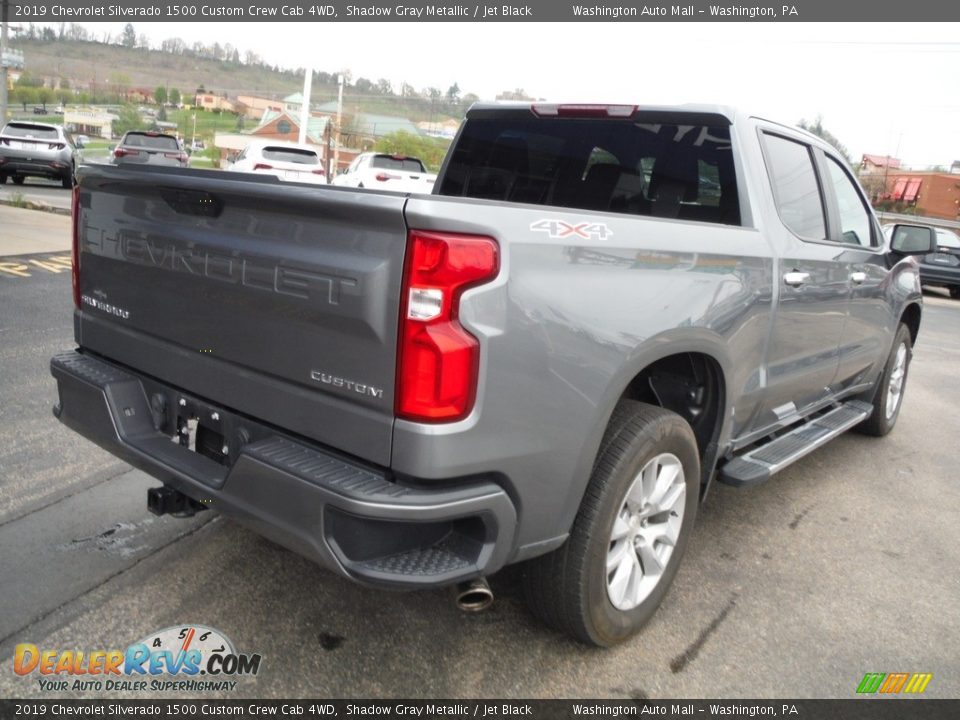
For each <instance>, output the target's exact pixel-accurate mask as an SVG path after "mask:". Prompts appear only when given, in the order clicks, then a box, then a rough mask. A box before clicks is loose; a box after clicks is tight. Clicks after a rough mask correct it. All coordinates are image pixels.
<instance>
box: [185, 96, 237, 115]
mask: <svg viewBox="0 0 960 720" xmlns="http://www.w3.org/2000/svg"><path fill="white" fill-rule="evenodd" d="M193 104H194V106H196V107H198V108H200V109H201V110H211V111H213V112H236V111H237V107H236V104H235V103H234V102H233V101H231V100H229V99H227V97H225V96H223V95H217V94H215V93H212V92H198V93H197V96H196V98H195V99H194V103H193Z"/></svg>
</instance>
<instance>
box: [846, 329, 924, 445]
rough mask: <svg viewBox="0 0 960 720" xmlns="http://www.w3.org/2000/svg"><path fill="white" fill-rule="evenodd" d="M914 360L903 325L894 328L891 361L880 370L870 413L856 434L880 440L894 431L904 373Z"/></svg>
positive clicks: (901, 394)
mask: <svg viewBox="0 0 960 720" xmlns="http://www.w3.org/2000/svg"><path fill="white" fill-rule="evenodd" d="M912 357H913V344H912V343H911V340H910V330H909V329H908V328H907V326H906V325H902V324H901V325H900V327H898V328H897V334H896V335H895V336H894V339H893V348H892V349H891V350H890V357H888V358H887V364H886V365H885V366H884V368H883V373H882V374H881V375H880V380H879V381H878V382H877V387H876V389H875V390H874V394H873V400H872V404H873V413H871V415H870V417H868V418H867V419H866V420H864V421H863V422H862V423H860V424H859V425H857V428H856V429H857V431H858V432H862V433H864V434H865V435H873V436H875V437H882V436H884V435H886V434H887V433H889V432H890V431H891V430H893V426H894V425H896V424H897V418H898V417H899V416H900V407H901V406H902V405H903V392H904V390H906V387H907V373H908V371H909V370H910V360H911V358H912Z"/></svg>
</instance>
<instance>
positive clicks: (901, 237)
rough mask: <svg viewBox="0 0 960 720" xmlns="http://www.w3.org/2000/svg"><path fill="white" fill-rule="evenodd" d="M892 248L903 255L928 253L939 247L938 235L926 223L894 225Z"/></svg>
mask: <svg viewBox="0 0 960 720" xmlns="http://www.w3.org/2000/svg"><path fill="white" fill-rule="evenodd" d="M890 249H891V250H893V251H894V252H898V253H901V254H903V255H926V254H927V253H931V252H933V251H934V250H936V249H937V235H936V231H935V230H934V229H933V228H932V227H927V226H926V225H894V226H893V233H892V234H891V236H890Z"/></svg>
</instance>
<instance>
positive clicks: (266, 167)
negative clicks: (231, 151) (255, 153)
mask: <svg viewBox="0 0 960 720" xmlns="http://www.w3.org/2000/svg"><path fill="white" fill-rule="evenodd" d="M253 169H254V170H273V165H267V164H266V163H257V164H256V165H254V166H253Z"/></svg>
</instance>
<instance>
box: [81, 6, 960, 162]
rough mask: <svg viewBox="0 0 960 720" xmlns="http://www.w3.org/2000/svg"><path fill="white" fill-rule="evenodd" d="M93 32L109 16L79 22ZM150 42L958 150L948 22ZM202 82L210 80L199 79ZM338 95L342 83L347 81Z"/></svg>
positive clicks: (156, 37)
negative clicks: (809, 125)
mask: <svg viewBox="0 0 960 720" xmlns="http://www.w3.org/2000/svg"><path fill="white" fill-rule="evenodd" d="M85 25H86V26H87V27H88V28H89V29H90V30H91V31H93V32H95V33H96V35H97V36H98V37H99V36H101V35H102V34H103V32H104V31H108V32H111V33H112V34H113V35H115V36H116V35H118V34H119V33H120V32H121V31H122V29H123V23H86V24H85ZM134 27H135V29H136V31H137V33H138V34H145V35H147V37H148V38H150V41H151V45H152V46H156V45H158V44H159V43H160V41H161V40H163V39H166V38H169V37H180V38H182V39H183V40H185V41H186V42H187V43H188V44H190V43H192V42H194V41H198V40H199V41H201V42H203V43H205V44H211V43H212V42H214V41H218V42H220V43H221V44H224V43H228V42H229V43H231V44H232V45H234V46H235V47H237V48H239V50H240V54H241V56H242V55H243V53H244V51H246V50H253V51H254V52H256V53H257V54H258V55H260V56H261V57H262V58H264V60H265V61H267V62H269V63H270V64H278V65H280V66H283V67H305V66H307V65H308V64H310V63H312V64H313V66H314V68H315V69H317V70H324V71H327V72H336V71H339V70H345V69H349V70H350V71H351V72H352V75H353V77H354V78H357V77H366V78H368V79H371V80H374V81H376V80H377V79H379V78H383V77H385V78H387V79H389V80H390V81H391V82H392V83H393V87H394V88H395V89H398V88H399V87H400V84H401V83H402V82H407V83H409V84H411V85H413V86H414V87H415V88H417V89H422V88H425V87H431V86H433V87H437V88H440V89H441V90H443V91H446V89H447V88H448V87H450V86H451V85H453V83H455V82H456V83H457V84H458V86H459V87H460V89H461V91H462V92H463V93H467V92H473V93H476V94H477V95H479V96H480V97H481V98H483V99H489V100H492V99H494V97H495V96H496V94H497V93H498V92H501V91H503V90H513V89H515V88H523V89H525V90H526V91H527V92H528V93H530V94H531V95H534V96H536V97H538V98H544V99H546V100H550V101H575V102H600V103H604V102H626V103H630V104H642V105H647V104H654V105H660V104H682V103H720V104H724V105H734V106H736V107H738V108H740V109H742V110H747V111H749V112H751V113H755V114H758V115H762V116H764V117H766V118H768V119H771V120H776V121H780V122H784V123H787V124H796V123H797V122H799V120H800V119H801V118H803V119H806V120H808V121H812V120H814V119H815V118H816V117H817V116H818V115H819V116H822V118H823V126H824V127H825V128H826V129H827V130H829V131H830V132H831V133H832V134H833V135H835V136H836V137H837V138H838V139H839V140H840V141H841V142H842V143H843V144H844V145H846V147H847V149H848V150H849V151H850V154H851V156H852V157H853V158H854V159H855V160H856V159H859V157H860V155H861V154H863V153H871V154H876V155H892V156H894V157H899V158H901V159H902V160H903V161H904V162H905V163H906V164H907V165H909V166H913V167H918V168H922V167H927V166H932V165H945V166H949V165H950V163H951V162H953V161H955V160H960V23H932V24H925V23H790V24H787V23H782V24H780V23H661V22H654V23H640V22H622V23H592V22H591V23H520V22H518V23H469V22H467V23H432V22H430V23H422V24H416V23H337V24H335V25H334V24H323V23H310V22H269V23H252V22H247V23H243V22H240V23H230V22H220V23H212V22H210V23H203V22H195V23H194V22H181V23H140V24H137V23H134ZM207 87H208V88H211V89H215V88H216V80H215V79H211V81H210V82H208V83H207ZM348 92H349V91H348Z"/></svg>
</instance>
